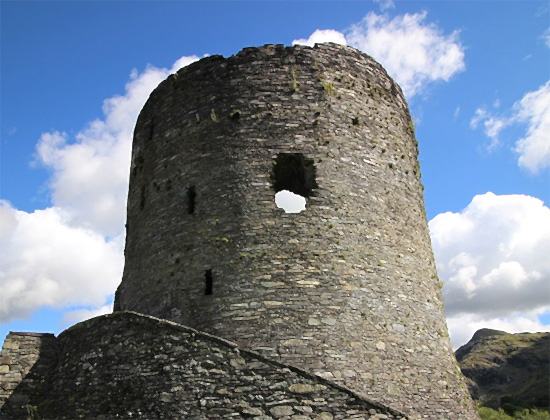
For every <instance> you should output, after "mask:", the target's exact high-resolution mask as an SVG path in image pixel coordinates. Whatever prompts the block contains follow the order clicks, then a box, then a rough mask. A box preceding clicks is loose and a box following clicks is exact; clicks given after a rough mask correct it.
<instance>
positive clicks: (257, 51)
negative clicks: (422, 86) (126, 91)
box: [161, 42, 406, 103]
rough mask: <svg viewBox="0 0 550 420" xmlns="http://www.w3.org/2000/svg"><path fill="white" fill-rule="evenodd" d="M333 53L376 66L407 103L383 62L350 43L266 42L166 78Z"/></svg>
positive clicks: (205, 60)
mask: <svg viewBox="0 0 550 420" xmlns="http://www.w3.org/2000/svg"><path fill="white" fill-rule="evenodd" d="M331 53H332V54H335V55H336V54H337V55H340V56H346V57H350V58H355V59H356V60H358V61H362V62H364V63H366V64H368V65H369V66H370V67H374V68H376V69H377V70H378V71H380V73H381V74H382V75H383V76H384V77H386V78H387V79H389V81H390V83H392V84H393V85H394V86H395V87H396V88H397V89H396V93H397V95H398V96H400V98H401V99H402V100H403V101H404V102H405V103H406V98H405V96H404V94H403V91H402V89H401V87H400V86H399V85H398V84H397V82H396V81H395V80H394V79H393V78H392V77H391V76H390V75H389V74H388V72H387V71H386V69H385V68H384V66H382V64H380V63H379V62H378V61H376V60H375V59H374V58H373V57H372V56H370V55H368V54H367V53H365V52H363V51H361V50H359V49H357V48H355V47H352V46H349V45H342V44H337V43H334V42H323V43H315V44H314V45H313V46H309V45H302V44H296V45H291V46H289V45H284V44H264V45H261V46H249V47H244V48H242V49H241V50H239V51H238V52H237V53H235V54H233V55H230V56H227V57H225V56H223V55H220V54H213V55H209V56H206V57H203V58H201V59H200V60H197V61H195V62H193V63H191V64H189V65H187V66H184V67H182V68H180V69H179V70H177V71H176V72H175V73H173V74H171V75H170V76H168V77H167V79H166V80H170V79H174V78H179V77H180V76H183V75H184V74H185V73H187V72H192V71H194V70H196V69H198V68H200V67H202V66H205V65H210V64H212V63H215V62H219V63H220V64H221V65H223V64H224V63H225V65H227V64H229V63H231V62H234V61H243V60H244V61H246V60H248V59H255V60H260V59H262V58H269V57H274V56H293V55H299V54H312V55H317V54H318V55H322V54H331ZM161 84H162V83H161Z"/></svg>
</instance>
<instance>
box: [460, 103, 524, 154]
mask: <svg viewBox="0 0 550 420" xmlns="http://www.w3.org/2000/svg"><path fill="white" fill-rule="evenodd" d="M512 122H513V120H511V119H510V118H504V117H496V116H494V115H492V114H490V113H489V112H488V111H487V110H486V109H485V108H483V107H481V108H477V109H476V110H475V113H474V116H473V117H472V119H471V120H470V128H471V129H473V130H475V129H476V128H477V127H478V126H479V125H480V123H481V124H483V132H484V133H485V135H486V136H487V137H489V138H490V139H491V141H490V142H489V143H488V144H487V146H486V147H487V150H489V151H492V150H493V149H495V148H496V147H497V146H498V145H499V144H500V138H499V136H500V132H501V131H502V130H503V129H505V128H506V127H507V126H508V125H510V124H511V123H512Z"/></svg>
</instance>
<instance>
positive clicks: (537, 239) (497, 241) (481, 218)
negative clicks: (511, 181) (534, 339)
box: [429, 193, 550, 345]
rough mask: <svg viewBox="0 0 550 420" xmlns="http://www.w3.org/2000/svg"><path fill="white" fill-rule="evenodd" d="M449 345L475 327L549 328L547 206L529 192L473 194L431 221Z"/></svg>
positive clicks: (549, 220)
mask: <svg viewBox="0 0 550 420" xmlns="http://www.w3.org/2000/svg"><path fill="white" fill-rule="evenodd" d="M429 225H430V232H431V237H432V244H433V248H434V253H435V257H436V261H437V268H438V272H439V275H440V277H441V279H442V280H443V281H444V289H443V291H444V297H445V304H446V311H447V318H448V324H449V329H450V332H451V338H452V340H453V344H455V345H458V344H463V343H464V342H465V341H467V340H468V339H469V338H470V337H471V336H472V334H473V333H474V332H475V331H476V330H477V329H478V328H482V327H485V328H496V329H502V330H505V331H509V332H518V331H542V330H546V331H548V330H550V326H548V325H546V326H545V325H542V324H541V323H540V322H539V321H538V316H539V315H541V314H542V313H544V312H546V311H548V310H550V259H549V258H548V255H547V254H548V250H549V249H550V208H549V207H547V206H546V205H545V204H544V203H543V202H542V201H541V200H539V199H537V198H534V197H530V196H526V195H495V194H493V193H486V194H483V195H478V196H476V197H474V199H473V200H472V201H471V203H470V204H469V205H468V206H467V207H466V208H465V209H464V210H463V211H461V212H459V213H452V212H448V213H442V214H439V215H437V216H436V217H434V218H433V219H432V220H431V221H430V223H429Z"/></svg>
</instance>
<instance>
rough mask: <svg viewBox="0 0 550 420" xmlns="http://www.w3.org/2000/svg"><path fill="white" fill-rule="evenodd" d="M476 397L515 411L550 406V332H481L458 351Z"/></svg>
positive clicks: (485, 402) (473, 394) (471, 389)
mask: <svg viewBox="0 0 550 420" xmlns="http://www.w3.org/2000/svg"><path fill="white" fill-rule="evenodd" d="M455 354H456V358H457V360H458V362H459V364H460V368H461V369H462V373H463V374H464V376H466V378H467V380H468V387H469V390H470V393H471V394H472V397H473V398H474V399H476V400H478V401H479V402H480V403H481V404H483V405H485V406H488V407H493V408H499V407H502V408H504V409H505V410H507V411H513V410H514V409H516V408H523V407H526V408H535V407H537V408H544V409H548V408H549V406H550V333H519V334H509V333H506V332H504V331H497V330H490V329H481V330H479V331H477V332H476V333H475V334H474V336H473V337H472V339H471V340H470V341H469V342H468V343H467V344H465V345H463V346H462V347H460V348H459V349H458V350H457V351H456V353H455Z"/></svg>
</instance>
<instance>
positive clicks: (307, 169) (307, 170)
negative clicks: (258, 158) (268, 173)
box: [272, 153, 317, 213]
mask: <svg viewBox="0 0 550 420" xmlns="http://www.w3.org/2000/svg"><path fill="white" fill-rule="evenodd" d="M272 181H273V189H274V190H275V205H276V206H277V207H278V208H281V209H283V210H284V211H285V213H300V212H301V211H303V210H305V208H306V201H307V200H306V199H307V198H308V197H310V196H311V195H312V194H313V189H314V188H316V187H317V183H316V181H315V165H314V164H313V159H307V158H305V157H304V155H303V154H302V153H279V154H278V155H277V158H276V159H275V162H274V164H273V173H272Z"/></svg>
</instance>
